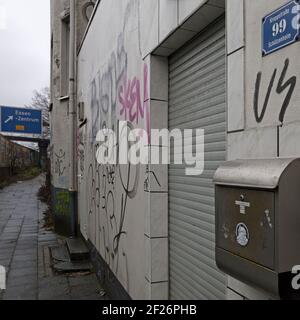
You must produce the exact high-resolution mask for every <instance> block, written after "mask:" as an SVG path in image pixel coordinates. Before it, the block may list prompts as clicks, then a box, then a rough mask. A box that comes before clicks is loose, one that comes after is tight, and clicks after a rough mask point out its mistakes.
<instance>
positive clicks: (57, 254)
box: [50, 246, 71, 263]
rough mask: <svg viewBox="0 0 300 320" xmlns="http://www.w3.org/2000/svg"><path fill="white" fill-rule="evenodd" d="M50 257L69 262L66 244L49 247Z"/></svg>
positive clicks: (57, 260)
mask: <svg viewBox="0 0 300 320" xmlns="http://www.w3.org/2000/svg"><path fill="white" fill-rule="evenodd" d="M50 252H51V257H52V259H53V260H54V261H55V263H56V262H71V258H70V255H69V252H68V250H67V248H66V246H57V247H50Z"/></svg>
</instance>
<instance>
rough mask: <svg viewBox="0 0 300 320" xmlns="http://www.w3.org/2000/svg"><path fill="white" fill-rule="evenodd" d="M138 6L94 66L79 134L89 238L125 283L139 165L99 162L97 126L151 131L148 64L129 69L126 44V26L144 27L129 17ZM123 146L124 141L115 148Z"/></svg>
mask: <svg viewBox="0 0 300 320" xmlns="http://www.w3.org/2000/svg"><path fill="white" fill-rule="evenodd" d="M139 6H140V4H139V1H129V4H128V6H127V7H126V10H125V15H124V23H123V30H122V31H121V32H120V33H119V34H118V37H117V42H116V45H115V47H114V48H113V49H112V50H111V52H110V53H109V55H108V56H107V59H106V63H105V64H103V65H101V66H99V69H96V72H95V74H94V75H93V77H92V79H91V81H90V83H89V92H88V93H87V97H88V101H87V105H89V106H90V112H88V119H87V125H86V127H85V128H86V130H87V131H86V132H85V139H83V137H82V132H79V133H78V160H79V171H80V172H85V175H84V176H85V179H84V186H85V191H84V193H85V195H86V197H85V198H86V199H87V202H86V210H85V211H87V213H88V234H89V238H90V240H91V242H93V243H94V245H95V246H96V247H97V249H98V250H99V251H100V253H101V255H102V256H103V258H104V259H105V261H106V263H107V264H108V265H109V267H110V269H111V270H112V271H113V273H115V274H118V272H122V273H123V278H124V279H127V281H128V278H129V276H128V269H127V265H128V258H127V255H126V245H127V244H126V241H125V239H126V238H127V237H128V235H129V229H127V228H128V222H127V223H126V219H128V218H130V214H132V213H131V210H129V208H130V209H132V203H131V202H132V200H133V199H135V198H136V197H137V195H138V192H139V188H138V187H139V183H140V177H141V167H140V166H133V165H130V164H128V165H100V164H98V163H97V161H96V151H97V149H98V148H99V145H98V143H97V141H96V136H97V133H98V132H99V130H101V129H106V128H107V129H111V130H113V131H114V132H117V131H118V121H120V120H126V121H128V122H129V123H128V125H129V126H132V128H134V127H140V128H146V129H147V131H148V132H150V103H149V98H150V97H149V92H148V91H149V89H148V85H149V83H148V82H149V79H148V78H149V75H148V73H149V72H148V65H147V64H144V63H143V62H142V60H141V64H140V69H139V70H140V72H138V73H130V71H131V70H133V69H134V68H133V69H130V68H129V59H128V57H129V54H128V51H127V50H126V46H125V43H126V39H125V34H128V32H127V30H126V28H128V29H129V28H130V30H136V32H137V34H138V36H140V30H137V28H138V29H139V23H140V21H138V22H137V23H136V21H135V20H134V19H131V17H132V16H133V15H134V16H135V17H138V16H139V12H137V10H139ZM133 11H135V12H134V13H133ZM136 13H138V14H136ZM133 24H134V25H133ZM131 33H132V32H131ZM138 40H139V39H138ZM138 54H140V52H138ZM94 70H95V69H94ZM97 70H98V71H97ZM134 70H136V69H134ZM120 138H121V139H123V138H124V137H120ZM126 138H127V137H126ZM119 144H120V141H118V143H117V148H119ZM90 155H92V159H91V158H90ZM83 170H85V171H83ZM140 192H143V190H140ZM120 266H122V268H121V267H120Z"/></svg>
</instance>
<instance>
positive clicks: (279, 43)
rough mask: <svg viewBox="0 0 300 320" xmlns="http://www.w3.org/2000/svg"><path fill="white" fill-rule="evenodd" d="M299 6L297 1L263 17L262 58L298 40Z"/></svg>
mask: <svg viewBox="0 0 300 320" xmlns="http://www.w3.org/2000/svg"><path fill="white" fill-rule="evenodd" d="M299 36H300V4H299V0H294V1H290V2H288V3H287V4H286V5H284V6H282V7H280V8H279V9H277V10H275V11H273V12H272V13H270V14H269V15H267V16H265V17H264V18H263V21H262V39H263V40H262V53H263V56H265V55H268V54H270V53H272V52H274V51H277V50H279V49H282V48H284V47H286V46H288V45H290V44H292V43H294V42H296V41H298V40H299Z"/></svg>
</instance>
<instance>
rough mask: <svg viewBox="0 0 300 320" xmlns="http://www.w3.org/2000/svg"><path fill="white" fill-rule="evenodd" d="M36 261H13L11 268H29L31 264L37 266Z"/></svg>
mask: <svg viewBox="0 0 300 320" xmlns="http://www.w3.org/2000/svg"><path fill="white" fill-rule="evenodd" d="M35 265H36V261H31V260H30V261H17V262H16V261H12V263H11V268H12V269H23V268H28V267H31V266H35Z"/></svg>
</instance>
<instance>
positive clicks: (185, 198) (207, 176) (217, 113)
mask: <svg viewBox="0 0 300 320" xmlns="http://www.w3.org/2000/svg"><path fill="white" fill-rule="evenodd" d="M225 61H226V60H225V22H224V19H222V20H220V21H218V22H216V23H214V24H213V25H211V26H209V27H208V28H207V29H205V30H204V31H203V32H202V33H201V34H200V35H199V37H197V38H196V39H195V40H193V41H192V42H190V43H189V44H188V45H186V46H185V47H183V48H181V49H180V50H178V51H177V52H176V53H175V54H174V55H173V56H171V57H170V62H169V64H170V65H169V70H170V71H169V86H170V88H169V129H170V130H172V129H175V128H180V129H196V128H200V129H205V171H204V174H203V175H202V176H186V175H185V168H184V166H179V165H170V166H169V231H170V298H171V299H174V300H177V299H224V298H225V289H226V286H225V280H226V279H225V276H224V275H223V274H222V273H221V272H219V271H218V269H217V267H216V265H215V227H214V221H215V216H214V215H215V213H214V186H213V182H212V178H213V175H214V172H215V170H216V169H217V167H218V166H219V165H220V164H221V163H222V162H223V161H224V160H225V157H226V153H225V152H226V142H225V141H226V133H225V132H226V109H225V101H226V96H225V95H226V85H225V83H226V82H225V81H226V80H225V74H226V70H225V68H226V67H225Z"/></svg>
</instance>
